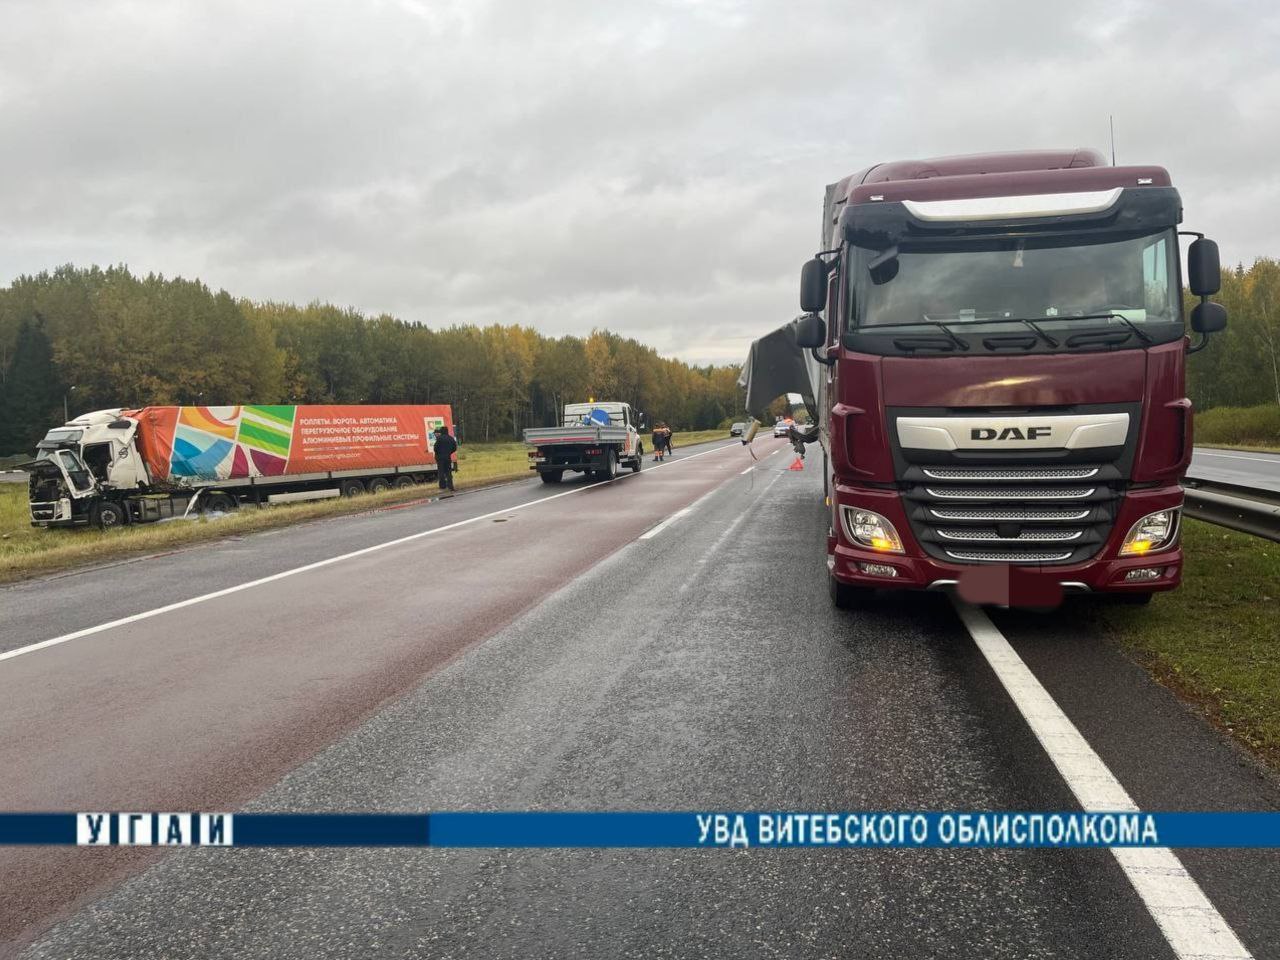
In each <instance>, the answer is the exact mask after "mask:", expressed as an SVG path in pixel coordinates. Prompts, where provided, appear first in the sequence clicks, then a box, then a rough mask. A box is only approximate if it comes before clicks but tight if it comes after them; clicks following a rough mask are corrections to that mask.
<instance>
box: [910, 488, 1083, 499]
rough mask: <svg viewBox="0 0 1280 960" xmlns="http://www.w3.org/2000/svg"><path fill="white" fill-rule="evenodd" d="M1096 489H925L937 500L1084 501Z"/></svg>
mask: <svg viewBox="0 0 1280 960" xmlns="http://www.w3.org/2000/svg"><path fill="white" fill-rule="evenodd" d="M1096 490H1097V488H1096V487H927V488H926V489H925V492H926V493H928V494H929V496H931V497H934V498H936V499H938V500H1085V499H1088V498H1089V497H1091V496H1093V494H1094V493H1095V492H1096Z"/></svg>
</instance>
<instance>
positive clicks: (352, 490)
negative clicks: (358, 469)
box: [338, 477, 364, 497]
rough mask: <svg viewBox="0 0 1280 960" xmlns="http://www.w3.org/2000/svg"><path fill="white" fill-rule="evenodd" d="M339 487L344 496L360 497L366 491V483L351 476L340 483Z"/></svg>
mask: <svg viewBox="0 0 1280 960" xmlns="http://www.w3.org/2000/svg"><path fill="white" fill-rule="evenodd" d="M338 489H339V490H340V491H341V492H342V495H343V496H344V497H359V496H361V495H362V494H363V493H364V483H363V482H361V481H360V480H357V479H356V478H355V477H351V478H350V479H348V480H343V481H342V482H341V483H340V484H338Z"/></svg>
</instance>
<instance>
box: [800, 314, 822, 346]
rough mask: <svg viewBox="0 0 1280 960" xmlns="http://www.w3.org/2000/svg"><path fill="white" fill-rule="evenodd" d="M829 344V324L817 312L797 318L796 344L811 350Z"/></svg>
mask: <svg viewBox="0 0 1280 960" xmlns="http://www.w3.org/2000/svg"><path fill="white" fill-rule="evenodd" d="M826 345H827V325H826V324H825V323H823V322H822V318H821V317H820V316H818V315H817V314H816V313H806V314H805V315H804V316H803V317H797V318H796V346H798V347H803V348H805V349H808V350H811V349H814V348H816V347H825V346H826Z"/></svg>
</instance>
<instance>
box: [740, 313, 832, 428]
mask: <svg viewBox="0 0 1280 960" xmlns="http://www.w3.org/2000/svg"><path fill="white" fill-rule="evenodd" d="M799 320H800V318H799V317H797V318H796V319H795V320H790V321H788V322H787V323H784V324H783V325H782V326H780V327H779V328H778V329H777V330H774V331H773V332H772V333H769V334H766V335H765V336H763V337H761V338H760V339H759V340H756V341H755V342H753V343H752V344H751V351H750V352H749V353H748V354H747V362H746V364H744V365H743V367H742V374H741V376H739V377H738V386H740V387H742V388H743V389H744V390H746V393H747V402H746V407H747V413H749V414H751V416H753V417H755V418H756V419H757V420H761V421H763V420H764V419H766V417H767V411H768V409H769V404H771V403H773V401H774V400H776V399H778V397H780V396H782V395H783V394H785V393H798V394H800V396H801V397H802V398H803V399H804V402H805V404H806V405H807V406H808V407H809V409H810V410H811V411H815V412H816V411H817V409H818V404H817V397H818V392H819V384H820V382H821V380H820V364H819V363H818V361H816V360H815V359H814V358H813V356H812V354H810V353H809V351H808V350H805V349H803V348H802V347H800V346H799V345H798V344H797V343H796V323H797V321H799Z"/></svg>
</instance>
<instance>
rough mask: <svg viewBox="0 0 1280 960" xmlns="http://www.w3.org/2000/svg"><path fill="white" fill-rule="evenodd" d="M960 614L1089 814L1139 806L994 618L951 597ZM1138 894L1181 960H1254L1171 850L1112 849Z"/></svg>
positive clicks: (1149, 848) (1007, 690)
mask: <svg viewBox="0 0 1280 960" xmlns="http://www.w3.org/2000/svg"><path fill="white" fill-rule="evenodd" d="M952 603H953V604H954V605H955V608H956V612H957V613H959V614H960V619H961V620H962V621H963V622H964V625H965V628H966V629H967V630H968V631H969V635H970V636H971V637H972V638H973V642H974V643H975V644H976V645H977V647H978V649H979V650H980V651H981V652H982V655H983V657H985V658H986V661H987V663H988V665H989V666H990V667H991V669H992V671H993V672H994V673H995V675H996V677H997V678H998V679H999V680H1000V683H1001V684H1002V685H1003V686H1004V689H1005V691H1006V692H1007V693H1008V694H1009V697H1010V699H1012V700H1013V703H1014V705H1015V706H1016V707H1017V708H1018V712H1019V713H1021V714H1022V718H1023V719H1024V720H1025V721H1026V722H1027V726H1029V727H1030V728H1031V732H1032V733H1034V734H1035V736H1036V739H1037V740H1039V741H1040V745H1041V746H1042V747H1043V748H1044V751H1045V753H1047V754H1048V755H1049V759H1050V760H1052V761H1053V765H1054V766H1055V767H1057V768H1058V772H1059V773H1060V774H1061V775H1062V779H1063V780H1065V781H1066V783H1067V786H1068V787H1070V789H1071V792H1072V793H1074V794H1075V796H1076V799H1077V800H1079V801H1080V806H1081V807H1083V808H1084V809H1085V810H1086V811H1089V812H1100V811H1129V810H1137V809H1138V806H1137V804H1135V803H1134V802H1133V799H1132V798H1131V797H1130V796H1129V794H1128V791H1126V790H1125V788H1124V786H1123V785H1122V784H1121V783H1120V781H1119V780H1117V779H1116V777H1115V775H1114V774H1112V772H1111V771H1110V770H1109V769H1108V768H1107V766H1106V764H1104V763H1103V762H1102V758H1101V757H1099V756H1098V754H1097V753H1096V752H1095V751H1094V749H1093V747H1091V746H1089V743H1088V741H1087V740H1085V738H1084V736H1083V735H1082V734H1081V733H1080V731H1079V730H1077V729H1076V727H1075V724H1073V723H1072V722H1071V721H1070V720H1069V719H1068V718H1067V715H1066V714H1065V713H1063V712H1062V708H1061V707H1059V706H1058V704H1057V703H1056V702H1055V701H1054V699H1053V697H1051V696H1050V695H1049V691H1047V690H1046V689H1045V688H1044V685H1043V684H1041V683H1040V681H1039V680H1038V679H1036V676H1035V674H1033V673H1032V672H1031V668H1030V667H1028V666H1027V665H1026V663H1024V662H1023V660H1022V658H1021V657H1019V656H1018V654H1017V652H1016V651H1015V650H1014V649H1013V646H1012V645H1011V644H1010V643H1009V641H1008V640H1007V639H1005V636H1004V634H1002V633H1001V632H1000V631H999V630H998V629H997V628H996V625H995V624H994V623H992V622H991V618H990V617H988V616H987V615H986V613H984V612H983V611H982V610H981V609H979V608H978V607H974V606H971V605H969V604H966V603H963V602H961V601H959V600H956V599H954V598H953V600H952ZM1111 853H1112V854H1113V855H1114V856H1115V858H1116V861H1117V862H1118V863H1119V864H1120V869H1121V870H1123V871H1124V874H1125V876H1126V877H1128V878H1129V882H1130V883H1131V884H1132V885H1133V889H1134V890H1135V891H1136V892H1137V894H1138V896H1139V897H1140V898H1141V899H1142V902H1143V903H1144V904H1145V905H1146V908H1147V910H1148V911H1149V912H1150V914H1151V917H1152V919H1154V920H1155V922H1156V925H1157V926H1158V927H1159V928H1160V932H1161V933H1162V934H1163V935H1164V938H1165V940H1166V941H1168V943H1169V946H1170V947H1172V948H1173V952H1174V953H1175V954H1176V955H1177V956H1178V957H1179V958H1181V960H1191V958H1195V960H1209V958H1223V960H1228V958H1229V960H1244V958H1250V957H1252V954H1251V953H1249V951H1248V950H1247V949H1245V946H1244V944H1243V943H1241V942H1240V939H1239V938H1238V937H1237V936H1236V934H1235V931H1233V930H1232V929H1231V927H1230V925H1229V924H1228V923H1227V921H1226V920H1225V919H1223V917H1222V914H1220V913H1218V910H1217V908H1216V907H1215V906H1214V905H1213V904H1212V903H1211V902H1210V901H1209V898H1208V897H1206V896H1205V894H1204V891H1203V890H1201V889H1200V885H1199V884H1198V883H1196V881H1195V878H1194V877H1192V876H1191V874H1190V873H1188V872H1187V869H1186V868H1185V867H1184V866H1183V865H1182V862H1181V861H1180V860H1179V859H1178V858H1177V856H1176V855H1175V854H1174V852H1173V851H1172V850H1170V849H1169V848H1168V847H1112V848H1111Z"/></svg>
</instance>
